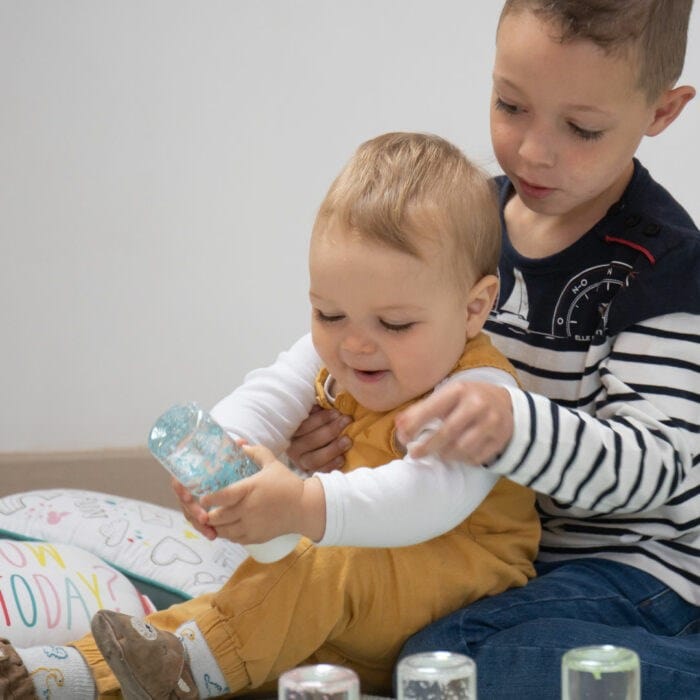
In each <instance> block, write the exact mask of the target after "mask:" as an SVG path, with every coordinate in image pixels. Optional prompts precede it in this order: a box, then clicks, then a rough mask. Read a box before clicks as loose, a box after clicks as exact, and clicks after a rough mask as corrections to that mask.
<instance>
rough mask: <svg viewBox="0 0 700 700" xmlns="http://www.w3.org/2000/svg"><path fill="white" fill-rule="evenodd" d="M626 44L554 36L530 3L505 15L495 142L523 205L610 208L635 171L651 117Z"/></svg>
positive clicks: (561, 212) (548, 209)
mask: <svg viewBox="0 0 700 700" xmlns="http://www.w3.org/2000/svg"><path fill="white" fill-rule="evenodd" d="M636 80H637V72H636V66H635V63H634V60H633V54H631V55H628V54H623V55H620V56H618V55H608V54H606V53H605V52H604V51H603V50H602V49H600V48H599V47H597V46H596V45H595V44H593V43H592V42H590V41H587V40H574V41H570V42H567V43H564V44H562V43H560V42H559V41H558V40H557V38H556V27H554V26H552V25H550V24H547V23H545V22H543V21H542V20H540V19H538V18H537V17H536V16H535V15H534V14H532V13H531V12H529V11H522V12H517V13H514V14H511V15H508V16H506V17H504V19H503V22H502V23H501V26H500V28H499V31H498V37H497V43H496V59H495V63H494V73H493V95H492V105H491V136H492V141H493V147H494V152H495V153H496V157H497V158H498V161H499V163H500V165H501V167H502V168H503V170H504V172H505V173H506V174H507V175H508V177H509V179H510V180H511V182H512V183H513V186H514V187H515V190H516V192H517V195H518V196H519V198H520V199H521V200H522V202H523V204H525V206H526V207H527V208H528V209H531V210H532V211H534V212H537V213H539V214H544V215H548V216H560V217H566V216H568V215H571V214H573V215H576V213H577V211H582V210H585V209H586V208H590V207H596V208H598V209H600V208H602V210H603V212H604V211H605V210H607V207H609V206H610V205H611V204H612V203H613V202H615V201H617V199H618V198H619V196H620V195H621V194H622V190H623V189H624V187H625V185H626V183H627V182H628V180H629V177H630V176H631V173H632V157H633V155H634V153H635V151H636V150H637V146H638V145H639V142H640V140H641V139H642V137H643V135H644V134H645V132H646V131H647V129H648V128H649V126H650V124H651V122H652V121H653V119H654V106H653V105H649V104H648V102H647V99H646V96H645V94H644V93H643V92H642V91H641V90H640V89H639V88H638V87H637V86H636Z"/></svg>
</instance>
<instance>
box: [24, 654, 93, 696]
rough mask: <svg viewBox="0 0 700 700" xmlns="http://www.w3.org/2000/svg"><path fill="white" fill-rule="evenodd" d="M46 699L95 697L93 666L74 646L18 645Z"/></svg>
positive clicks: (35, 687)
mask: <svg viewBox="0 0 700 700" xmlns="http://www.w3.org/2000/svg"><path fill="white" fill-rule="evenodd" d="M16 651H17V653H18V654H19V656H20V658H21V659H22V661H23V662H24V665H25V666H26V667H27V671H29V675H30V676H31V678H32V682H33V683H34V689H35V691H36V694H37V695H38V696H39V697H40V698H45V699H46V700H93V698H94V697H95V696H96V694H97V688H96V687H95V681H94V679H93V677H92V672H91V671H90V667H89V666H88V665H87V663H86V661H85V659H83V657H82V654H81V653H80V652H79V651H78V650H77V649H75V648H73V647H61V646H44V647H29V648H27V649H16Z"/></svg>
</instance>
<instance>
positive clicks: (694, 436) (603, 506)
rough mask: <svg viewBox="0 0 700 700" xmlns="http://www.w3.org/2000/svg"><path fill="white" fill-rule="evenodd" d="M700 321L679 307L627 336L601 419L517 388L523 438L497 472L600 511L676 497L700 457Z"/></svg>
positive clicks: (599, 404)
mask: <svg viewBox="0 0 700 700" xmlns="http://www.w3.org/2000/svg"><path fill="white" fill-rule="evenodd" d="M698 327H699V326H698V317H697V316H693V315H691V314H680V313H679V314H669V315H667V316H662V317H658V318H655V319H651V320H648V321H646V322H644V323H639V324H637V325H636V326H635V327H633V328H631V329H630V330H628V331H626V332H623V333H621V334H620V335H619V336H618V337H617V338H616V340H615V343H614V347H613V348H612V352H611V353H610V354H609V356H608V357H607V358H606V359H605V360H604V361H603V362H602V363H601V365H600V368H599V372H600V375H601V381H602V389H601V392H600V394H599V396H597V397H596V403H595V410H594V414H593V415H589V414H587V413H584V412H582V411H577V410H572V409H567V408H563V407H562V406H559V405H557V404H556V403H553V402H552V401H550V400H548V399H547V398H545V397H543V396H539V395H537V394H532V393H528V392H525V391H521V390H518V389H509V391H510V393H511V396H512V402H513V419H514V426H515V428H514V434H513V437H512V439H511V442H510V444H509V445H508V447H507V449H506V450H505V451H504V453H503V454H502V455H501V456H500V457H499V458H498V459H497V460H495V461H494V462H493V463H492V464H491V465H490V466H489V468H490V470H491V471H493V472H494V473H497V474H501V475H504V476H507V477H508V478H510V479H512V480H514V481H517V482H519V483H521V484H524V485H525V486H530V487H532V488H533V489H535V490H536V491H538V492H540V493H544V494H547V495H549V496H551V497H552V498H554V499H555V500H556V501H557V502H558V503H561V504H570V505H575V506H577V507H580V508H584V509H586V510H589V511H594V512H597V513H614V512H619V513H633V512H637V511H646V510H651V509H654V508H657V507H659V506H661V505H663V504H664V503H666V502H668V501H669V500H670V499H671V498H672V497H673V496H674V494H675V493H677V488H678V486H679V485H680V484H681V483H682V481H683V480H684V478H685V477H686V476H687V475H688V474H689V473H690V471H691V469H692V468H693V466H695V465H696V463H697V460H698V455H699V454H700V421H699V418H700V411H699V410H698V405H699V404H698V401H699V400H700V335H698ZM696 468H697V467H696ZM686 483H687V482H686Z"/></svg>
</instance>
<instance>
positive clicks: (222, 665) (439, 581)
mask: <svg viewBox="0 0 700 700" xmlns="http://www.w3.org/2000/svg"><path fill="white" fill-rule="evenodd" d="M526 580H527V576H526V574H525V573H524V572H523V571H522V570H521V568H519V567H518V566H513V565H509V564H507V563H505V562H503V561H502V560H500V559H499V558H497V557H496V556H494V555H493V554H492V553H491V552H489V551H487V550H486V549H484V548H483V547H481V546H480V545H479V544H477V543H476V542H475V541H474V540H473V539H472V537H471V535H470V534H469V532H468V530H467V528H466V527H462V529H457V530H453V531H452V532H450V533H447V534H446V535H443V536H442V537H439V538H436V539H434V540H431V541H430V542H428V543H424V544H420V545H415V546H413V547H402V548H396V549H363V548H341V547H328V548H320V547H318V548H317V547H314V546H313V545H312V544H311V543H310V542H309V541H308V540H302V541H301V542H300V543H299V545H298V546H297V548H296V549H295V551H294V552H292V553H291V554H290V555H288V556H287V557H285V558H284V559H282V560H280V561H278V562H274V563H272V564H259V563H258V562H255V561H254V560H252V559H248V560H246V561H245V562H243V564H242V565H241V566H240V567H239V568H238V570H237V571H236V572H235V574H234V575H233V576H232V577H231V579H229V581H228V582H227V583H226V584H225V585H224V587H223V588H222V589H221V590H220V591H219V592H218V593H216V594H213V595H210V596H207V597H206V598H200V599H197V600H195V601H189V602H188V603H184V604H181V605H176V606H173V607H171V608H170V609H169V610H167V611H163V612H159V613H156V614H154V615H151V616H149V617H148V618H147V620H148V621H149V622H150V624H151V625H153V626H154V627H155V628H158V629H166V630H170V631H175V630H177V629H180V630H182V629H188V628H191V629H193V630H196V632H197V633H198V634H201V638H202V640H203V641H202V645H203V646H204V647H205V651H206V654H209V656H210V657H211V659H212V660H213V661H214V663H215V665H216V667H217V670H218V671H220V672H221V674H222V678H223V679H224V680H225V684H226V686H227V688H225V692H233V693H250V692H251V690H255V689H260V688H262V687H271V686H272V687H274V682H275V681H276V679H277V678H278V677H279V676H280V674H281V673H283V672H284V671H286V670H288V669H290V668H292V667H294V666H298V665H300V664H302V663H322V662H323V663H338V664H341V665H344V666H348V667H350V668H353V669H355V670H356V671H357V672H358V673H359V675H360V679H361V683H362V688H363V690H364V692H367V693H387V692H388V691H390V688H391V674H392V669H393V666H394V663H395V661H396V658H397V656H398V653H399V650H400V648H401V645H402V644H403V642H404V641H405V640H406V639H407V638H408V637H409V636H410V635H411V634H413V633H414V632H415V631H417V630H418V629H420V628H422V627H424V626H425V625H426V624H428V623H429V622H431V621H433V620H435V619H437V618H438V617H441V616H443V615H445V614H447V613H448V612H450V611H451V610H453V609H455V608H457V607H460V606H462V605H465V604H467V603H469V602H471V601H472V600H475V599H477V598H480V597H482V596H484V595H488V594H493V593H497V592H500V591H501V590H504V589H505V588H508V587H510V586H513V585H522V584H523V583H525V581H526ZM106 615H107V617H106V618H105V621H106V623H107V624H105V625H101V626H98V630H97V633H98V634H99V635H100V643H101V644H102V646H103V648H104V649H107V651H108V652H109V655H110V658H111V659H115V658H116V659H117V661H118V663H117V664H116V665H115V670H117V671H118V673H119V674H120V677H122V678H124V679H125V681H127V680H128V682H129V683H133V679H134V673H135V674H136V676H138V675H139V673H141V674H142V677H143V678H144V682H146V681H148V682H151V681H152V678H150V677H149V674H148V671H147V670H139V667H140V666H141V664H140V659H142V658H144V656H145V655H146V654H148V653H150V652H149V651H148V649H147V647H148V645H149V644H151V643H152V642H153V641H155V643H157V644H160V643H161V642H162V641H163V635H159V634H156V633H155V632H154V631H153V630H147V632H148V634H145V635H141V634H136V635H134V634H133V629H134V625H132V624H131V623H130V622H129V619H128V618H124V617H123V616H122V617H121V618H117V617H116V616H114V615H110V614H109V613H107V614H106ZM136 627H138V624H137V625H136ZM100 629H101V630H102V631H100ZM183 636H184V635H183ZM149 637H150V638H151V641H149V639H148V638H149ZM105 640H106V644H104V643H103V642H104V641H105ZM165 643H166V644H169V643H170V642H169V641H167V637H166V641H165ZM183 643H185V646H187V640H185V641H184V642H183ZM77 647H78V648H79V649H80V650H81V652H82V653H83V654H84V655H85V657H86V658H87V660H88V662H89V663H90V665H91V667H92V668H93V671H94V673H95V676H96V678H97V680H98V685H99V689H100V692H101V693H105V692H113V691H114V690H116V688H117V687H118V683H117V682H116V681H115V679H114V678H113V677H112V675H111V673H110V672H109V670H108V669H107V668H106V666H105V662H104V660H103V659H102V656H101V654H99V652H98V651H97V650H96V647H95V644H94V640H90V639H87V640H81V642H80V643H78V645H77ZM127 647H128V648H127ZM199 648H200V649H201V645H200V647H199ZM106 653H107V652H106ZM206 654H205V656H206ZM200 656H201V655H200ZM129 659H131V660H136V662H132V661H129ZM193 661H194V662H196V659H193ZM196 665H197V664H196V663H193V664H192V672H193V676H194V678H195V679H197V678H201V674H200V673H199V672H198V670H197V668H196ZM133 667H136V668H133ZM138 683H139V682H138V679H137V682H136V685H135V686H134V687H138ZM198 686H199V682H198ZM142 687H145V686H142ZM183 697H184V696H183Z"/></svg>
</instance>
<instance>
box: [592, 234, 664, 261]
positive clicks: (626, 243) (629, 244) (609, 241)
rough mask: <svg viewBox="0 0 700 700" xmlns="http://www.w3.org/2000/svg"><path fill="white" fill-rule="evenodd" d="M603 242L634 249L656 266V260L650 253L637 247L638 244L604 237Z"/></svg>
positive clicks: (612, 237)
mask: <svg viewBox="0 0 700 700" xmlns="http://www.w3.org/2000/svg"><path fill="white" fill-rule="evenodd" d="M604 240H605V242H606V243H622V245H626V246H629V247H630V248H634V249H635V250H638V251H639V252H640V253H642V254H643V255H644V256H645V257H646V259H647V260H648V261H649V262H650V263H651V264H652V265H655V264H656V258H655V257H654V256H653V255H652V254H651V251H650V250H647V249H646V248H645V247H644V246H641V245H639V243H633V242H632V241H628V240H625V239H624V238H616V237H615V236H606V237H605V239H604Z"/></svg>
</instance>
